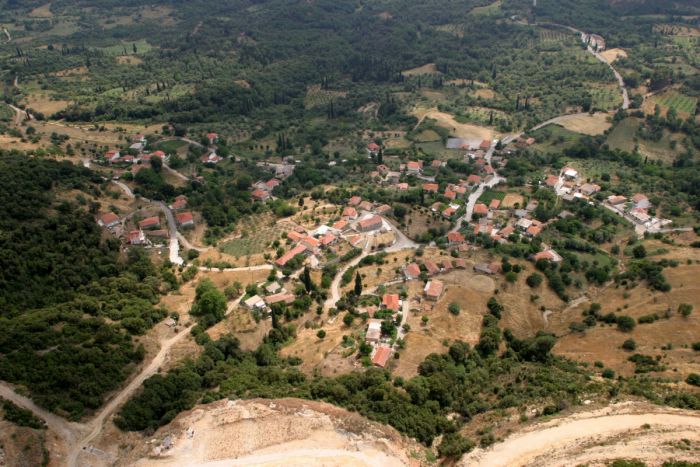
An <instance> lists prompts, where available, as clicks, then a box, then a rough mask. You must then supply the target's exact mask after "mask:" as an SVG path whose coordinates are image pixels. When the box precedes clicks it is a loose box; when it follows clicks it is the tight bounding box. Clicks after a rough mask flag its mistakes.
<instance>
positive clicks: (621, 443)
mask: <svg viewBox="0 0 700 467" xmlns="http://www.w3.org/2000/svg"><path fill="white" fill-rule="evenodd" d="M681 440H688V441H687V442H686V441H683V442H681ZM698 442H700V418H699V417H698V416H697V413H695V412H691V411H683V410H673V409H668V408H661V407H655V406H651V405H649V404H636V403H622V404H617V405H613V406H610V407H607V408H604V409H600V410H596V411H592V412H587V413H580V414H576V415H572V416H570V417H567V418H564V419H555V420H552V421H549V422H545V423H541V424H537V425H534V426H531V427H529V428H526V429H525V430H523V431H522V432H520V433H516V434H514V435H512V436H510V437H509V438H506V440H505V441H503V442H501V443H498V444H496V445H494V446H492V447H490V448H486V449H483V448H479V449H476V450H474V451H472V452H471V453H469V454H467V455H466V456H464V457H463V458H462V459H461V460H460V462H459V463H458V465H460V466H476V465H478V466H480V467H495V466H538V467H539V466H568V465H610V464H609V462H611V461H613V460H616V459H637V460H640V461H643V462H648V463H651V464H653V465H660V464H661V463H662V462H664V461H667V460H670V459H674V460H676V461H682V460H685V461H690V462H693V461H695V460H697V457H696V456H697V452H696V451H695V452H694V449H692V448H691V446H692V445H696V446H697V443H698Z"/></svg>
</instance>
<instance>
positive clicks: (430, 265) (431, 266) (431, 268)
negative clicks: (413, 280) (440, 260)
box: [423, 260, 440, 276]
mask: <svg viewBox="0 0 700 467" xmlns="http://www.w3.org/2000/svg"><path fill="white" fill-rule="evenodd" d="M423 266H425V269H426V271H428V274H429V275H431V276H433V275H435V274H438V273H439V272H440V268H439V267H438V266H437V264H435V263H434V262H432V261H430V260H425V261H424V262H423Z"/></svg>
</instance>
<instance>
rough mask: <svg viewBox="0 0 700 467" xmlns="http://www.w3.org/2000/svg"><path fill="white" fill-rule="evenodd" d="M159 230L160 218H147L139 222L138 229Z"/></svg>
mask: <svg viewBox="0 0 700 467" xmlns="http://www.w3.org/2000/svg"><path fill="white" fill-rule="evenodd" d="M159 228H160V218H159V217H158V216H153V217H147V218H145V219H144V220H142V221H141V222H139V229H141V230H154V229H159Z"/></svg>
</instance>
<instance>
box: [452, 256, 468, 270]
mask: <svg viewBox="0 0 700 467" xmlns="http://www.w3.org/2000/svg"><path fill="white" fill-rule="evenodd" d="M454 265H455V267H456V268H457V269H467V262H466V261H464V260H463V259H462V258H456V259H455V261H454Z"/></svg>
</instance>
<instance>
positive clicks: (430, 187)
mask: <svg viewBox="0 0 700 467" xmlns="http://www.w3.org/2000/svg"><path fill="white" fill-rule="evenodd" d="M439 189H440V186H439V185H438V184H437V183H424V184H423V191H429V192H431V193H437V192H438V190H439Z"/></svg>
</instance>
